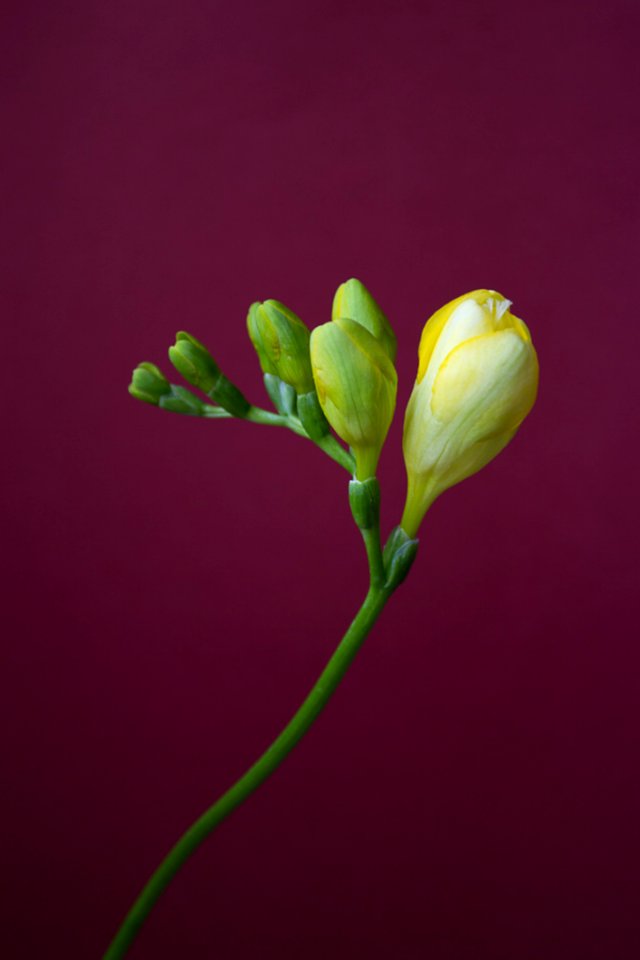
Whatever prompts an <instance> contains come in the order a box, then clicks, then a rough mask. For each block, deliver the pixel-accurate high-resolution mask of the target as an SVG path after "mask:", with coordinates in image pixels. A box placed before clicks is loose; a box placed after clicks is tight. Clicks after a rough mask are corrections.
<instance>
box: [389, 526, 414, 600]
mask: <svg viewBox="0 0 640 960" xmlns="http://www.w3.org/2000/svg"><path fill="white" fill-rule="evenodd" d="M418 546H419V541H418V540H414V539H412V538H411V537H410V536H409V535H408V534H407V533H405V531H404V530H403V529H402V527H395V528H394V529H393V530H392V531H391V533H390V535H389V539H388V540H387V543H386V545H385V548H384V551H383V554H382V560H383V563H384V569H385V573H386V581H385V587H387V588H388V589H389V590H395V589H396V587H399V586H400V584H401V583H402V582H403V580H404V579H405V577H406V576H407V574H408V573H409V570H410V569H411V567H412V565H413V561H414V560H415V558H416V554H417V552H418Z"/></svg>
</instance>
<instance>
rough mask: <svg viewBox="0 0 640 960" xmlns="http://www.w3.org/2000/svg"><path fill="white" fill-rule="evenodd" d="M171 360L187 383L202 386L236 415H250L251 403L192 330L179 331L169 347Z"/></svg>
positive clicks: (204, 390)
mask: <svg viewBox="0 0 640 960" xmlns="http://www.w3.org/2000/svg"><path fill="white" fill-rule="evenodd" d="M169 359H170V360H171V363H172V364H173V365H174V367H175V368H176V370H177V371H178V372H179V373H181V374H182V376H183V377H184V378H185V380H186V381H187V383H192V384H193V386H194V387H198V388H199V389H200V390H202V392H203V393H206V395H207V396H208V397H210V398H211V399H212V400H213V401H214V403H217V404H219V405H220V406H221V407H224V409H225V410H226V411H227V412H228V413H230V414H231V415H232V416H234V417H246V415H247V413H248V412H249V408H250V406H251V404H250V403H249V401H248V400H247V399H246V397H244V396H243V394H242V393H241V392H240V390H238V388H237V387H236V386H235V384H233V383H231V381H230V380H228V379H227V378H226V377H225V375H224V374H223V373H222V372H221V370H220V367H219V366H218V364H217V363H216V362H215V360H214V359H213V357H212V356H211V354H210V353H209V351H208V350H207V348H206V347H205V346H204V345H203V344H202V343H200V341H199V340H196V338H195V337H192V336H191V334H190V333H185V331H184V330H180V331H179V332H178V333H177V334H176V342H175V345H174V346H173V347H169ZM190 396H193V394H190ZM180 412H187V411H180Z"/></svg>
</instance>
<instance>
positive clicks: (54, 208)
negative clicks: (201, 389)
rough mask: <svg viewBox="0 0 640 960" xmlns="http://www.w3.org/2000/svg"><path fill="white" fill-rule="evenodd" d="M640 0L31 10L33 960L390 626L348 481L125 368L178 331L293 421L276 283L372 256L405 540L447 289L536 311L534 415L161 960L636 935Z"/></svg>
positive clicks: (25, 266)
mask: <svg viewBox="0 0 640 960" xmlns="http://www.w3.org/2000/svg"><path fill="white" fill-rule="evenodd" d="M638 9H639V8H638V5H637V4H635V3H632V2H628V3H627V2H621V0H613V2H607V3H604V2H602V3H600V2H598V3H594V2H572V3H568V2H560V3H557V2H541V3H540V2H539V3H537V4H535V5H534V4H532V3H507V2H497V0H496V2H487V3H483V4H480V3H471V2H460V3H448V4H444V3H427V2H424V3H411V2H397V0H396V2H381V3H371V2H369V3H364V2H357V3H342V2H332V3H326V2H325V3H319V2H311V3H306V2H302V3H300V2H276V3H259V2H253V3H249V2H240V3H236V4H233V5H231V4H223V3H219V2H217V3H205V2H193V0H188V2H180V3H178V2H164V3H141V2H133V3H96V2H89V3H87V2H84V3H80V2H74V3H62V4H51V3H31V4H26V5H25V4H14V5H10V6H9V7H6V6H5V18H4V27H3V29H2V31H1V36H2V40H1V41H0V42H1V44H2V52H1V60H0V62H1V65H2V66H1V72H2V78H3V79H2V95H3V104H4V108H5V120H4V123H3V129H4V134H5V136H4V138H3V139H4V151H3V153H4V157H3V161H2V162H3V167H4V173H3V178H2V184H3V203H2V206H3V209H4V216H3V221H4V223H5V225H6V227H7V230H6V239H5V240H4V241H3V250H2V261H3V264H4V269H3V274H4V278H3V280H2V291H3V292H2V303H3V306H2V312H3V316H4V318H5V321H4V322H5V324H6V327H7V331H6V334H5V336H4V338H3V347H4V357H3V373H2V376H3V398H4V399H3V409H4V419H5V421H6V428H7V432H8V435H7V439H6V440H5V441H4V450H5V457H6V459H5V466H4V470H3V474H4V479H5V481H6V497H5V503H6V506H7V510H6V518H5V526H6V529H7V530H8V534H7V536H6V539H5V547H4V549H3V560H4V561H5V564H6V569H5V572H4V573H3V581H2V582H3V585H4V587H5V589H6V597H5V600H4V606H3V612H4V617H3V620H4V621H5V623H6V625H7V629H6V630H5V643H4V653H5V661H6V664H5V667H4V671H3V681H2V686H3V689H2V694H1V700H0V702H1V705H2V721H3V722H2V730H3V736H4V739H6V743H5V746H4V760H3V780H4V782H5V786H4V788H3V791H2V793H3V797H2V799H3V806H4V808H5V809H4V814H3V824H4V833H5V837H4V840H3V854H2V859H3V871H2V873H3V880H4V881H6V886H7V889H6V891H5V893H4V894H3V899H2V907H3V912H4V913H5V918H4V920H3V923H2V927H1V936H2V939H3V941H6V943H5V944H3V947H2V955H3V956H7V957H20V958H23V957H24V958H32V957H33V958H36V957H38V958H40V957H47V958H49V960H50V958H76V957H77V958H89V957H98V956H99V955H100V953H101V951H102V950H103V949H104V947H105V946H106V944H107V942H108V940H109V939H110V937H111V935H112V934H113V932H114V930H115V927H116V926H117V924H118V922H119V921H120V919H121V917H122V915H123V913H124V911H125V909H126V908H127V907H128V905H129V904H130V902H131V900H132V898H133V896H134V895H135V894H136V892H137V891H138V889H139V887H140V885H141V883H142V882H143V881H144V880H145V878H146V877H147V875H148V873H149V871H150V870H151V869H152V868H153V867H154V866H155V865H156V863H157V862H158V860H159V858H160V856H161V855H162V854H163V853H164V852H165V851H166V849H167V847H168V846H169V845H170V844H171V843H172V842H173V840H174V839H175V838H176V837H177V835H178V834H179V833H180V832H181V831H182V830H183V829H184V828H185V827H186V826H187V824H188V823H189V822H190V821H191V820H192V819H193V818H194V817H195V816H196V815H197V814H199V813H200V812H201V810H202V809H203V807H204V806H206V805H207V804H208V803H209V802H210V801H211V800H212V799H213V798H215V797H216V795H217V794H219V793H220V792H221V791H222V790H224V789H225V788H226V787H227V786H228V785H229V783H230V782H231V780H232V779H233V778H234V777H235V776H236V775H238V774H239V773H241V772H242V771H243V770H244V768H245V767H246V766H247V765H248V764H249V762H250V761H252V760H253V759H254V758H255V757H256V755H257V754H258V753H259V752H260V751H261V750H262V749H263V748H264V747H265V746H266V744H267V743H268V741H269V740H270V738H271V737H272V736H273V735H274V734H275V733H276V732H277V731H278V729H279V728H280V726H281V725H282V724H283V723H284V722H285V721H286V720H287V719H288V718H289V716H290V714H291V713H292V711H293V710H294V709H295V707H296V706H297V705H298V703H299V702H300V700H301V699H302V697H303V695H304V694H305V693H306V691H307V689H308V687H309V685H310V684H311V682H312V681H313V679H314V678H315V676H316V675H317V673H318V672H319V670H320V669H321V667H322V665H323V664H324V662H325V660H326V658H327V656H328V655H329V653H330V651H331V650H332V648H333V646H334V645H335V643H336V641H337V639H338V636H339V635H340V634H341V632H342V631H343V630H344V628H345V627H346V625H347V624H348V622H349V619H350V617H351V616H352V614H353V613H354V611H355V609H356V608H357V605H358V603H359V601H360V599H361V597H362V594H363V590H364V587H365V563H364V557H363V551H362V548H361V545H360V543H359V540H358V536H357V534H356V531H355V529H352V526H351V523H350V518H349V516H348V509H347V504H346V496H345V494H346V489H345V481H346V477H345V475H344V474H343V473H342V472H341V471H340V469H339V468H338V467H335V466H334V465H333V464H331V463H330V462H329V461H328V460H325V459H324V458H323V457H322V455H321V454H319V453H317V452H316V451H315V450H314V449H313V448H311V447H310V445H305V444H304V443H303V442H302V441H301V440H299V439H298V438H296V437H294V436H293V435H289V434H286V433H285V432H283V431H282V432H278V431H269V430H268V429H266V428H258V427H254V426H251V425H245V424H233V423H209V422H203V421H197V420H188V419H184V418H179V417H172V416H170V415H168V414H161V413H159V412H157V411H156V410H153V409H151V408H148V407H145V406H143V405H141V404H136V403H134V402H133V401H132V400H131V399H130V398H129V397H128V395H127V393H126V385H127V383H128V378H129V373H130V369H131V368H132V366H133V365H134V364H135V363H136V362H137V361H139V360H142V359H149V360H156V361H158V362H160V363H163V364H164V366H165V367H168V363H167V362H166V361H165V360H164V357H165V351H166V348H167V346H168V345H169V344H170V342H171V340H172V336H173V333H174V331H175V330H176V329H179V328H182V327H186V328H187V329H188V330H190V331H192V332H193V333H194V334H195V335H196V336H198V337H200V338H202V339H204V340H205V341H206V342H207V343H208V344H209V345H210V347H211V348H212V350H213V351H214V353H215V355H216V356H217V358H218V359H219V361H220V363H221V364H222V365H223V367H224V368H225V369H226V370H227V371H228V373H229V374H230V375H232V376H233V377H234V378H235V379H236V380H237V381H238V383H239V384H240V385H241V386H242V387H243V388H244V389H245V390H246V391H247V392H248V394H249V395H250V396H251V397H252V398H255V399H256V400H258V402H260V398H261V397H262V391H261V383H260V376H259V372H258V368H257V364H256V362H255V359H254V356H253V351H252V349H251V346H250V344H249V342H248V340H247V338H246V334H245V328H244V317H245V314H246V308H247V306H248V304H249V303H250V302H251V301H252V300H254V299H257V298H266V297H270V296H273V297H278V298H280V299H282V300H284V301H285V302H286V303H287V304H289V305H290V306H291V307H293V308H294V309H295V310H297V311H298V312H299V313H300V314H301V315H302V316H303V317H304V318H305V319H306V320H307V322H308V323H310V324H311V325H313V324H316V323H321V322H324V321H325V320H327V319H328V316H329V309H330V303H331V297H332V294H333V290H334V288H335V286H336V285H337V284H338V283H339V282H340V281H342V280H344V279H346V278H347V277H348V276H352V275H355V276H358V277H360V278H361V279H363V280H364V281H365V282H366V283H367V284H369V285H370V286H371V288H372V289H373V291H374V293H375V295H376V296H377V297H378V298H379V300H380V302H381V303H382V304H383V305H384V307H385V308H387V310H388V312H389V314H390V316H391V318H392V321H393V324H394V326H395V329H396V331H397V333H398V337H399V341H400V352H399V361H398V363H399V372H400V376H401V387H400V403H399V410H398V416H397V418H396V422H395V424H394V427H393V430H392V433H391V435H390V440H389V443H388V446H387V448H386V449H385V453H384V457H383V462H382V468H381V480H382V483H383V494H384V520H385V525H386V527H387V528H388V527H390V526H391V525H392V524H393V523H394V522H396V521H397V519H398V515H399V512H400V509H401V504H402V497H403V492H404V491H403V485H404V476H403V467H402V460H401V456H400V433H401V421H402V409H403V407H404V403H405V401H406V398H407V396H408V394H409V391H410V389H411V384H412V380H413V376H414V372H415V363H416V347H417V341H418V337H419V334H420V331H421V328H422V325H423V323H424V321H425V319H426V317H427V316H428V315H429V314H430V313H431V312H432V311H433V310H434V309H436V308H437V307H438V306H440V305H441V304H442V303H443V302H445V301H446V300H449V299H450V298H452V297H454V296H457V295H459V294H460V293H462V292H464V291H466V290H468V289H472V288H474V287H478V286H492V287H496V288H497V289H499V290H500V291H502V292H503V293H505V294H506V295H508V296H510V297H511V298H512V299H514V300H515V303H516V307H515V308H514V309H515V310H516V312H517V313H518V314H519V315H521V316H522V317H523V318H524V319H525V320H526V321H527V322H528V323H529V325H530V327H531V329H532V331H533V335H534V338H535V342H536V345H537V347H538V350H539V354H540V360H541V369H542V376H541V390H540V398H539V401H538V404H537V406H536V408H535V410H534V413H533V414H532V416H531V418H530V420H528V421H527V423H526V424H525V426H524V428H523V429H522V431H521V433H520V434H519V436H518V437H517V438H516V440H515V441H514V443H513V444H512V445H511V447H510V448H509V449H508V450H507V451H506V452H505V453H504V454H503V455H502V456H501V457H500V458H499V459H498V460H497V461H496V462H495V463H494V464H492V465H491V466H490V467H489V468H487V469H486V470H485V471H484V472H483V473H482V474H481V475H479V476H478V477H476V478H474V479H472V480H470V481H469V482H468V483H465V484H463V485H461V486H460V487H458V488H457V489H455V490H454V491H452V492H450V493H449V494H447V495H446V496H445V497H444V498H443V499H442V500H441V501H440V502H438V503H437V505H436V506H435V507H434V509H433V511H432V514H431V515H430V516H429V519H428V522H427V523H426V524H425V526H424V528H423V531H422V549H421V554H420V556H419V560H418V562H417V565H416V567H415V569H414V572H413V574H412V576H411V579H410V580H409V581H408V582H407V584H406V585H405V586H404V587H403V588H402V591H401V593H400V594H399V595H398V596H397V597H396V598H395V599H394V601H393V603H392V604H391V605H390V607H389V609H388V610H387V611H386V612H385V614H384V617H383V620H382V621H381V623H380V624H379V626H378V627H377V628H376V630H375V632H374V634H373V635H372V637H371V638H370V640H369V642H368V643H367V645H366V647H365V649H364V651H363V654H362V655H361V657H360V658H359V659H358V661H357V662H356V664H355V665H354V668H353V670H352V672H351V673H350V675H349V676H348V678H347V679H346V681H345V683H344V686H343V688H342V689H341V690H340V691H339V693H338V695H337V696H336V698H335V700H334V702H333V703H332V704H331V706H330V708H329V709H328V711H327V713H326V714H325V715H324V717H323V718H322V719H321V721H320V722H319V723H318V725H317V727H316V728H315V729H314V731H313V732H312V733H311V734H310V736H309V737H308V739H307V741H306V742H305V743H304V745H303V747H301V748H300V749H299V751H297V752H296V754H294V756H293V757H292V758H291V759H290V760H289V761H288V762H287V764H286V765H285V766H284V767H283V768H282V770H281V771H280V772H279V773H278V774H277V775H276V776H275V777H274V778H273V780H272V781H271V782H270V783H269V784H268V785H267V786H266V787H265V788H263V790H262V791H261V793H260V794H259V795H258V796H257V797H255V798H253V799H252V800H251V801H250V803H249V804H248V805H247V806H246V807H245V808H244V809H242V810H241V812H239V813H238V814H236V815H235V816H234V817H233V818H232V819H231V820H230V821H228V822H227V823H226V825H225V826H224V827H223V828H222V829H221V830H220V832H219V834H218V835H217V836H216V837H215V839H214V840H212V841H210V842H209V843H208V845H207V846H206V848H205V849H203V850H202V851H201V852H200V854H199V855H198V856H197V857H196V858H195V859H194V861H193V862H192V863H191V864H190V865H189V866H188V868H187V869H186V870H185V871H184V873H183V875H182V876H181V877H180V878H179V879H178V881H177V882H176V883H175V884H174V886H173V887H172V889H171V890H170V892H169V893H168V894H167V895H166V897H165V899H164V900H163V902H162V905H161V908H160V909H158V910H157V912H156V913H155V914H154V916H153V918H152V920H151V921H150V923H149V924H148V927H147V928H146V929H145V931H144V933H143V935H142V937H141V939H140V941H139V943H138V945H137V946H136V948H135V950H134V951H133V952H132V957H135V958H140V960H143V958H154V960H162V958H180V960H182V958H184V960H191V958H203V960H208V958H213V957H215V958H216V960H244V958H266V960H270V958H274V960H275V958H278V960H289V958H291V960H293V958H296V960H297V958H299V957H304V958H305V960H324V958H328V957H331V958H335V960H342V958H360V957H362V958H365V957H366V958H367V960H377V958H385V960H386V958H388V960H413V958H423V957H428V958H429V960H444V958H451V960H484V958H486V960H539V958H541V957H544V958H545V960H567V958H573V957H576V958H580V960H592V958H593V960H596V958H598V960H600V958H602V960H621V958H632V957H635V956H638V950H639V948H640V916H639V914H638V893H639V888H640V883H639V877H638V862H639V859H640V832H639V829H638V802H639V800H640V782H639V774H638V746H639V739H640V736H639V735H640V720H639V708H638V703H639V698H638V693H639V690H638V687H639V682H638V674H639V669H640V656H639V654H638V640H637V611H636V610H634V609H633V605H632V592H631V591H632V585H633V583H634V581H635V579H636V576H637V563H636V557H637V537H636V536H635V535H634V531H633V522H634V520H635V519H636V513H635V511H636V504H637V485H636V484H637V467H638V417H637V412H636V411H637V403H638V298H637V292H636V290H637V269H638V243H637V239H638V221H639V218H638V207H637V200H638V192H637V189H636V187H635V182H634V181H635V178H636V176H637V166H638V153H639V151H638V146H639V138H638V132H637V114H636V115H635V116H634V110H633V108H634V106H635V105H636V104H637V94H638V88H637V80H638V69H637V63H638V56H637V48H638V17H637V14H638ZM634 122H635V123H636V126H635V128H634ZM634 473H636V479H634Z"/></svg>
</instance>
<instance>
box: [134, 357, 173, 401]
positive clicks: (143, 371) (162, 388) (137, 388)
mask: <svg viewBox="0 0 640 960" xmlns="http://www.w3.org/2000/svg"><path fill="white" fill-rule="evenodd" d="M129 393H130V394H131V396H132V397H135V398H136V400H142V402H143V403H152V404H153V405H154V407H157V406H158V404H159V403H160V398H161V397H163V396H165V395H166V394H169V393H171V384H170V383H169V381H168V380H167V378H166V377H165V375H164V374H163V373H162V371H161V370H159V369H158V367H156V365H155V364H154V363H139V364H138V366H137V367H136V368H135V370H134V371H133V376H132V378H131V383H130V384H129Z"/></svg>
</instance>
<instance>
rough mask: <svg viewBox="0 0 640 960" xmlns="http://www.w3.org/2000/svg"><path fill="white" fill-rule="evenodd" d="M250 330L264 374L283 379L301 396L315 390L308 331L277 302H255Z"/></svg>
mask: <svg viewBox="0 0 640 960" xmlns="http://www.w3.org/2000/svg"><path fill="white" fill-rule="evenodd" d="M247 329H248V331H249V336H250V338H251V342H252V343H253V346H254V347H255V350H256V353H257V354H258V359H259V360H260V365H261V367H262V370H263V372H264V373H270V374H272V375H276V376H278V377H280V379H281V380H284V382H285V383H288V384H290V386H292V387H293V388H294V389H295V391H296V393H297V394H298V395H300V394H303V393H309V392H310V391H311V390H313V376H312V374H311V361H310V359H309V336H310V334H309V329H308V328H307V327H306V326H305V324H304V323H303V322H302V320H301V319H300V317H298V316H296V314H295V313H294V312H293V311H292V310H289V308H288V307H285V305H284V304H283V303H280V302H279V301H278V300H265V302H264V303H254V304H252V306H251V307H250V309H249V315H248V317H247Z"/></svg>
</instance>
